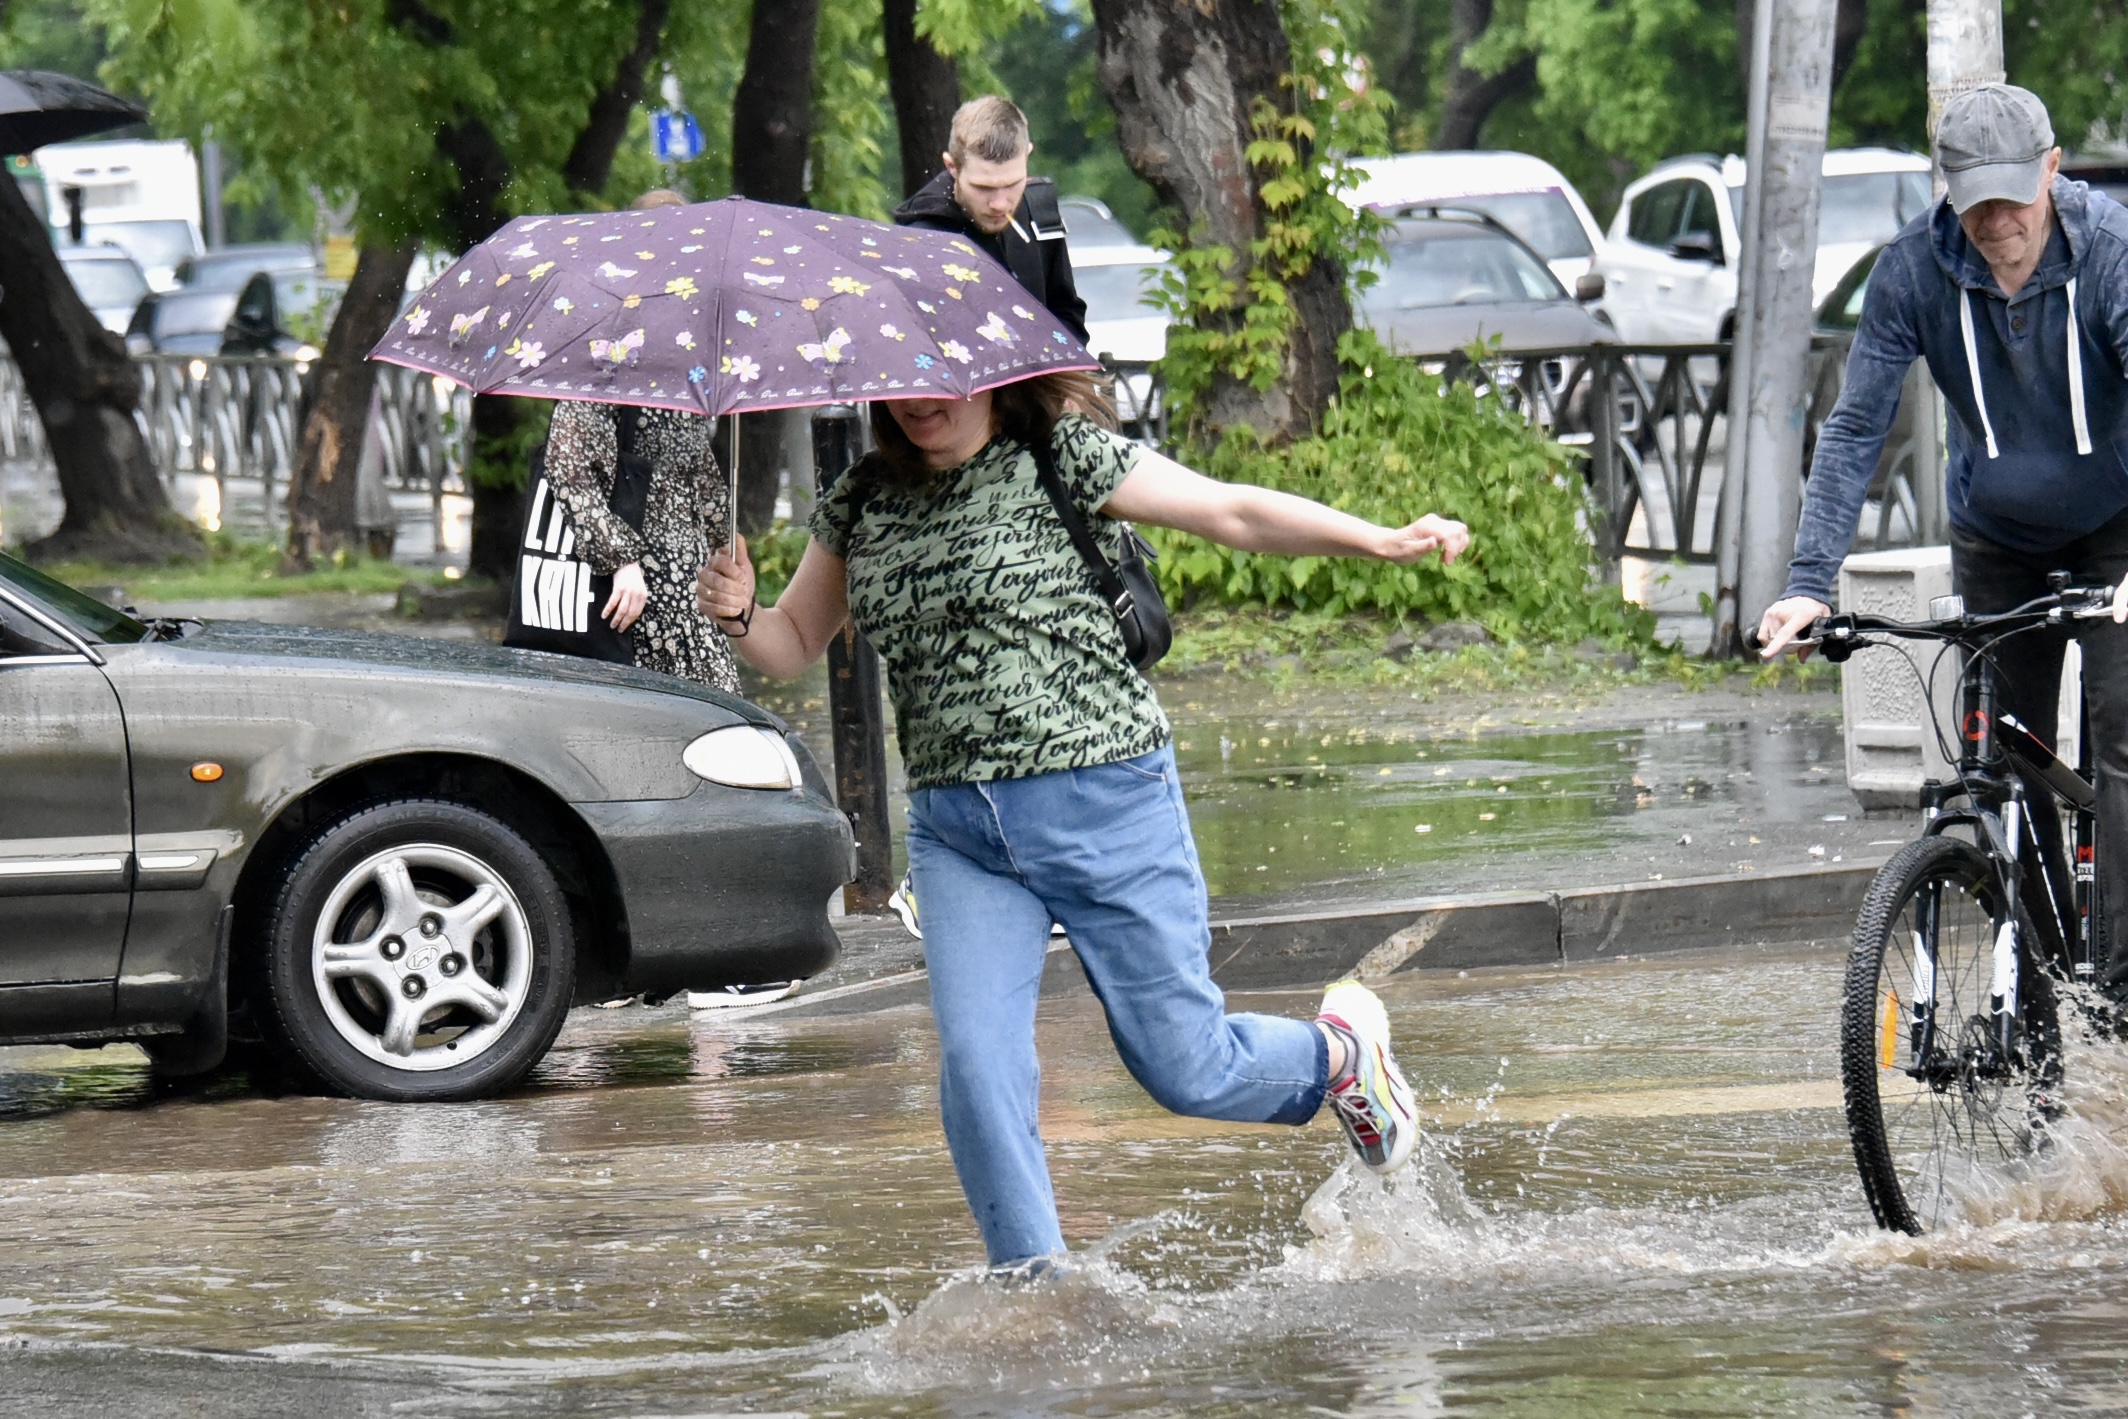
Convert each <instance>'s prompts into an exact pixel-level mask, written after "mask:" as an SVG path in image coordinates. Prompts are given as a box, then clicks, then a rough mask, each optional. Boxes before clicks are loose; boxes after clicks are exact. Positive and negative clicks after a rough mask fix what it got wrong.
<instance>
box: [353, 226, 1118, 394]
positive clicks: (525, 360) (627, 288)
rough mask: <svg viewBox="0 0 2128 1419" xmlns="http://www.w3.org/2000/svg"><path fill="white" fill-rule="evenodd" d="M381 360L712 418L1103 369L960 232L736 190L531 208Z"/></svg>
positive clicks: (411, 311)
mask: <svg viewBox="0 0 2128 1419" xmlns="http://www.w3.org/2000/svg"><path fill="white" fill-rule="evenodd" d="M370 357H371V358H372V359H378V360H386V361H389V362H391V363H393V364H399V365H407V366H410V367H412V368H414V369H419V370H426V371H429V372H430V373H433V374H440V375H445V376H447V377H449V378H450V379H453V380H456V381H457V382H459V383H460V384H464V385H468V386H470V387H471V388H472V389H474V390H475V391H477V392H479V393H482V394H490V393H494V394H523V395H529V396H531V397H533V398H538V399H584V400H594V401H597V402H599V403H607V404H633V405H644V406H649V407H653V408H663V409H684V410H688V411H691V412H693V413H698V414H731V413H746V412H751V411H754V410H762V409H784V408H791V407H794V406H799V405H809V404H839V403H844V402H850V401H859V400H871V399H897V398H898V399H920V398H926V397H928V398H965V397H966V396H967V395H969V394H972V393H974V392H976V391H978V390H983V389H989V388H992V387H993V386H996V385H1000V384H1007V383H1010V382H1011V381H1013V380H1016V379H1025V378H1027V377H1028V376H1030V375H1036V374H1044V373H1048V372H1050V371H1054V370H1075V369H1077V370H1084V369H1096V368H1098V367H1099V362H1098V361H1096V360H1095V359H1094V358H1093V357H1092V356H1091V355H1089V354H1087V352H1086V349H1085V347H1084V346H1082V345H1080V344H1079V342H1078V341H1077V340H1074V339H1073V338H1072V336H1071V334H1070V332H1069V331H1067V330H1065V329H1064V327H1063V325H1062V323H1061V322H1060V321H1058V320H1057V319H1056V317H1054V316H1053V315H1051V314H1050V313H1049V312H1048V311H1047V310H1046V309H1044V308H1043V307H1042V305H1041V303H1040V302H1038V301H1037V300H1035V298H1034V297H1033V296H1031V295H1029V294H1028V293H1027V292H1026V290H1025V289H1024V288H1022V287H1021V286H1020V284H1019V283H1018V282H1016V281H1014V280H1013V279H1012V277H1011V276H1010V275H1009V274H1007V272H1006V271H1005V268H1004V267H1002V266H1000V265H998V264H997V262H995V261H993V260H992V259H991V258H990V257H989V256H987V255H985V254H984V253H983V252H981V251H980V250H978V249H977V248H976V247H975V246H974V245H973V244H972V243H970V242H968V241H965V240H963V239H962V238H960V237H956V236H953V235H950V234H948V233H945V232H934V231H926V230H921V229H917V228H911V227H889V226H882V225H880V224H879V223H877V222H867V221H862V220H860V219H858V218H855V217H844V216H837V215H835V214H834V213H829V212H810V211H806V210H803V209H801V208H796V207H778V206H772V205H770V204H768V203H763V202H749V201H747V200H745V199H743V198H738V197H728V198H725V199H724V200H722V201H718V202H703V203H697V204H695V205H693V206H688V207H664V208H655V209H652V210H650V211H643V212H636V211H629V212H607V213H599V214H595V215H591V216H578V217H519V218H518V219H516V220H515V221H513V222H511V223H510V224H509V225H507V226H505V227H504V228H503V229H502V230H501V231H499V232H497V233H496V234H495V235H494V236H492V237H490V238H488V239H487V240H486V241H484V242H482V243H481V244H480V245H479V246H477V247H475V248H473V250H471V251H470V252H467V253H466V255H465V256H464V257H463V258H461V259H460V260H459V261H458V262H457V263H456V264H455V265H453V266H452V267H451V268H450V269H449V270H448V271H446V272H444V273H443V275H442V276H440V277H438V278H437V280H436V281H435V283H434V284H432V285H431V286H429V287H428V288H427V289H426V290H424V291H423V292H421V294H420V297H419V298H418V299H417V300H416V301H415V302H414V304H413V305H412V306H410V307H409V308H408V309H407V310H406V311H405V312H404V313H403V314H402V315H400V317H399V318H398V320H396V321H395V322H393V324H392V328H391V330H390V331H389V332H388V333H387V334H386V335H385V337H384V339H383V340H382V341H380V342H379V343H378V345H377V348H376V349H374V350H372V351H371V352H370Z"/></svg>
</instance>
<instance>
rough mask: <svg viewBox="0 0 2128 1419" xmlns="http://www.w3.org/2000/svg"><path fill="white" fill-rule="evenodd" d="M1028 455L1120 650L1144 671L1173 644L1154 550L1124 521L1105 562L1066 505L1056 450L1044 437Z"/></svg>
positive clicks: (1068, 499)
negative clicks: (1117, 547) (1117, 551)
mask: <svg viewBox="0 0 2128 1419" xmlns="http://www.w3.org/2000/svg"><path fill="white" fill-rule="evenodd" d="M1030 452H1032V453H1033V454H1034V467H1035V476H1036V480H1037V481H1038V482H1040V483H1041V485H1042V491H1043V492H1045V493H1047V494H1049V501H1050V502H1051V503H1052V504H1053V505H1055V507H1056V510H1057V516H1058V517H1059V518H1060V519H1062V520H1063V523H1064V531H1065V532H1066V533H1067V534H1069V536H1070V537H1071V545H1072V546H1073V547H1075V548H1077V549H1078V553H1079V557H1080V560H1082V561H1084V562H1085V563H1086V569H1087V571H1089V572H1091V573H1093V578H1094V585H1095V586H1097V587H1099V588H1100V590H1101V598H1102V600H1104V601H1106V602H1107V603H1108V605H1109V609H1110V610H1112V611H1114V612H1115V613H1116V628H1117V629H1118V630H1120V631H1121V632H1122V633H1123V649H1124V651H1125V652H1126V653H1127V654H1128V655H1129V656H1130V662H1131V664H1133V665H1135V666H1137V667H1138V668H1139V669H1140V670H1150V669H1152V668H1153V666H1154V665H1156V664H1158V663H1159V661H1160V657H1161V656H1163V655H1166V654H1167V651H1168V647H1169V646H1170V645H1172V644H1174V640H1175V631H1174V627H1172V626H1171V625H1169V624H1168V618H1167V603H1166V602H1165V601H1163V600H1161V599H1160V587H1159V586H1158V584H1157V583H1155V582H1154V581H1153V569H1152V567H1150V566H1149V565H1147V564H1148V563H1149V562H1154V561H1157V560H1159V554H1158V553H1157V552H1155V551H1154V550H1153V549H1152V548H1151V547H1149V546H1147V545H1146V542H1145V539H1144V538H1143V537H1140V536H1139V535H1138V529H1136V528H1135V527H1132V526H1131V525H1130V524H1129V523H1127V522H1124V523H1121V524H1120V525H1121V526H1122V528H1123V555H1122V556H1121V557H1120V558H1118V559H1117V560H1116V561H1114V562H1111V561H1109V559H1108V557H1107V555H1106V554H1104V553H1103V552H1102V551H1101V545H1100V544H1099V543H1098V542H1096V541H1094V535H1093V533H1092V532H1091V531H1090V530H1088V528H1087V526H1086V519H1085V518H1083V517H1081V516H1079V510H1078V508H1076V507H1074V506H1072V501H1071V491H1070V489H1068V488H1066V487H1065V486H1064V479H1063V477H1062V476H1061V475H1060V474H1059V473H1058V472H1057V455H1056V451H1055V449H1053V448H1052V447H1051V446H1050V445H1049V443H1048V442H1046V441H1045V442H1043V443H1038V444H1036V445H1034V447H1033V448H1032V449H1031V450H1030Z"/></svg>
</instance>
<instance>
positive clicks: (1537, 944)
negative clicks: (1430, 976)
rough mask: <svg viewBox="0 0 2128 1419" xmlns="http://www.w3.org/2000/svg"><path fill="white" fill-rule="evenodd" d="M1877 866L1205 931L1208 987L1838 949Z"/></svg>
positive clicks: (1576, 891) (1248, 923)
mask: <svg viewBox="0 0 2128 1419" xmlns="http://www.w3.org/2000/svg"><path fill="white" fill-rule="evenodd" d="M1878 865H1879V864H1877V863H1875V862H1864V863H1855V864H1852V865H1842V866H1838V867H1800V868H1788V869H1783V870H1777V871H1772V872H1755V873H1747V874H1737V875H1729V876H1719V877H1686V878H1680V879H1678V880H1676V881H1669V882H1633V883H1625V884H1621V885H1616V886H1606V887H1577V888H1572V889H1569V890H1566V891H1561V892H1495V893H1488V894H1484V895H1479V896H1466V897H1420V898H1416V899H1413V900H1410V901H1404V902H1391V903H1384V904H1383V905H1381V906H1370V907H1367V908H1365V909H1363V910H1356V911H1341V912H1325V913H1308V914H1305V915H1295V916H1273V917H1256V918H1250V919H1246V920H1238V921H1226V922H1215V923H1214V924H1213V927H1212V975H1213V978H1214V979H1215V980H1217V981H1218V982H1219V984H1220V985H1222V986H1224V987H1226V988H1227V989H1230V990H1233V989H1244V990H1246V989H1258V990H1266V989H1280V988H1286V987H1292V986H1296V985H1311V984H1323V983H1327V982H1329V981H1331V980H1334V979H1336V978H1337V977H1338V976H1340V975H1345V974H1353V975H1357V976H1359V977H1360V978H1361V979H1363V980H1368V979H1380V978H1382V977H1384V976H1388V975H1393V974H1395V973H1397V972H1399V971H1409V970H1468V969H1470V968H1471V967H1474V966H1544V965H1555V964H1561V963H1565V962H1586V961H1601V960H1608V959H1616V958H1618V957H1621V956H1626V955H1635V956H1638V955H1647V954H1651V953H1658V952H1666V951H1695V950H1704V949H1707V948H1709V947H1723V946H1744V945H1754V946H1757V945H1773V944H1791V943H1795V942H1803V941H1823V940H1831V939H1835V938H1843V937H1845V936H1846V935H1847V934H1848V933H1849V932H1850V931H1852V930H1853V929H1854V920H1855V914H1856V912H1857V911H1859V910H1860V909H1861V906H1862V897H1863V894H1864V893H1866V892H1867V891H1868V890H1869V884H1870V880H1871V879H1872V878H1873V877H1875V876H1876V873H1877V867H1878Z"/></svg>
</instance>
